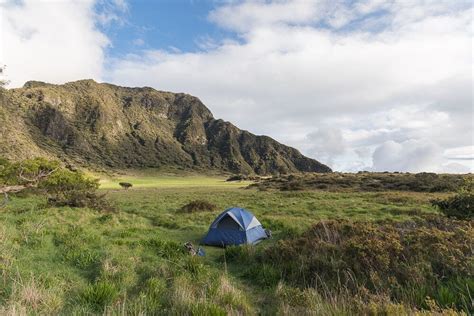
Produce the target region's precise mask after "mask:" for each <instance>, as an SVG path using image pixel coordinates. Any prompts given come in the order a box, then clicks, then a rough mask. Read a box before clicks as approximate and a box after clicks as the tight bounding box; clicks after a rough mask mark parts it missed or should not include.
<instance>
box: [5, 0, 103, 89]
mask: <svg viewBox="0 0 474 316" xmlns="http://www.w3.org/2000/svg"><path fill="white" fill-rule="evenodd" d="M93 6H94V1H92V0H82V1H38V0H25V1H22V2H18V1H7V2H5V3H2V4H0V16H1V21H0V25H1V32H0V45H1V46H0V63H2V64H6V65H8V68H7V74H8V78H9V79H10V80H11V86H12V87H17V86H20V85H22V84H23V83H24V82H25V81H28V80H41V81H48V82H53V83H62V82H65V81H71V80H77V79H82V78H95V79H101V78H102V74H103V65H104V48H105V47H106V46H107V45H108V43H109V42H108V39H107V37H106V36H105V35H104V34H102V33H101V32H99V31H98V30H97V28H96V27H95V16H94V11H93Z"/></svg>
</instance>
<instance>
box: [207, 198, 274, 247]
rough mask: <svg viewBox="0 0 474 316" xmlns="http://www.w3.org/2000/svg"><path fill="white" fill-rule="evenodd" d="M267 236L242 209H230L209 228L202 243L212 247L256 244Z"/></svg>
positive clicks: (259, 225) (251, 216) (255, 221)
mask: <svg viewBox="0 0 474 316" xmlns="http://www.w3.org/2000/svg"><path fill="white" fill-rule="evenodd" d="M266 238H267V234H266V233H265V230H264V229H263V227H262V224H260V222H259V221H258V219H257V218H256V217H255V216H254V215H253V214H252V213H250V212H249V211H247V210H245V209H243V208H237V207H232V208H229V209H227V210H225V211H224V212H222V213H221V214H220V215H219V216H217V218H216V219H215V220H214V222H213V223H212V224H211V227H209V231H208V233H207V235H206V237H204V240H203V243H204V244H206V245H212V246H222V247H224V246H228V245H240V244H256V243H258V242H259V241H261V240H262V239H266Z"/></svg>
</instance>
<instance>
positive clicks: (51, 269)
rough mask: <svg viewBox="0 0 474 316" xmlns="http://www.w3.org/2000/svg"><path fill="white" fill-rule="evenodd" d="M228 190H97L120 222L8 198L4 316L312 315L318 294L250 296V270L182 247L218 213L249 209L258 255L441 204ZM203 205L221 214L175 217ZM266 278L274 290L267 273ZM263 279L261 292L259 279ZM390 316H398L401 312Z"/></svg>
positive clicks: (0, 242) (218, 181)
mask: <svg viewBox="0 0 474 316" xmlns="http://www.w3.org/2000/svg"><path fill="white" fill-rule="evenodd" d="M225 179H226V178H225V177H217V176H198V175H186V177H180V176H173V175H157V176H148V175H139V176H137V175H121V176H118V177H115V178H110V177H109V178H104V179H102V180H101V189H100V190H101V191H102V192H104V193H107V196H108V198H109V199H110V200H111V201H113V202H114V203H115V204H116V205H117V208H118V210H119V211H118V212H109V213H104V212H98V211H94V210H90V209H87V208H79V209H78V208H69V207H60V208H56V207H47V206H46V204H45V201H44V197H41V196H28V197H22V198H20V197H14V198H13V199H12V201H11V203H10V204H9V205H8V206H7V207H6V208H4V209H2V210H0V314H15V313H19V314H22V313H40V314H51V313H62V314H72V313H76V314H87V313H89V314H101V313H103V312H107V313H109V312H110V313H115V314H120V313H130V314H138V313H140V312H144V313H148V314H157V313H158V314H159V313H161V314H194V315H222V314H227V313H233V314H239V313H240V314H257V313H264V314H265V313H267V314H268V313H270V314H273V313H276V312H277V311H279V312H281V313H283V314H285V313H286V314H293V313H295V312H301V310H298V306H297V305H298V303H297V302H298V301H297V299H298V297H300V298H301V300H304V298H305V297H312V302H313V303H311V304H316V302H318V300H319V301H321V298H320V297H319V296H318V295H319V294H318V293H314V292H311V290H301V291H302V292H297V293H296V292H295V293H296V294H295V293H293V292H292V291H296V290H293V289H292V288H289V287H288V286H287V285H285V284H283V283H281V284H277V285H272V286H271V287H269V288H266V289H264V290H262V289H261V288H260V287H255V285H254V284H253V282H252V281H251V279H250V277H252V276H250V277H249V275H248V272H247V271H246V269H243V267H242V266H240V265H239V264H238V263H232V262H227V259H226V258H225V256H224V251H223V250H222V249H219V248H212V247H204V248H205V250H206V253H207V255H206V256H205V257H189V256H188V255H187V254H186V253H185V252H183V247H182V244H183V243H184V242H186V241H191V242H193V243H194V244H198V243H199V241H200V239H201V238H202V237H203V236H204V234H205V233H206V231H207V229H208V227H209V225H210V223H211V222H212V221H213V220H214V218H215V217H216V216H217V215H218V214H219V212H221V211H222V210H224V209H225V208H228V207H230V206H240V207H244V208H248V209H250V210H251V211H252V212H253V213H254V214H255V215H256V216H257V217H258V219H259V220H260V221H261V222H262V223H263V225H264V226H265V227H266V228H269V229H271V230H272V231H273V235H274V239H273V240H269V241H266V242H263V243H261V244H259V245H258V246H257V249H260V248H262V247H263V248H264V247H268V246H271V245H273V244H275V243H276V242H277V241H278V240H280V239H284V238H287V237H288V236H294V235H296V234H299V233H301V232H303V231H304V230H306V229H307V228H309V227H310V226H311V225H312V224H314V223H316V222H317V221H319V220H321V219H340V218H345V219H353V220H369V221H375V220H381V219H391V220H394V221H404V220H407V219H410V218H413V217H419V216H422V215H423V214H429V213H436V212H437V211H436V210H435V209H434V208H433V207H432V206H431V204H430V200H431V199H433V198H439V197H445V196H446V194H444V193H414V192H396V191H393V192H372V193H371V192H324V191H298V192H291V191H289V192H286V191H274V190H268V191H258V190H256V189H246V188H245V187H246V185H247V184H248V183H247V182H237V183H235V182H226V181H225ZM122 181H124V182H130V183H132V184H133V188H131V189H129V190H123V189H121V188H120V186H119V185H118V183H119V182H122ZM203 199H204V200H206V201H209V202H210V203H212V204H215V205H216V206H217V207H218V208H217V210H216V211H209V212H198V213H183V212H179V210H180V209H181V207H182V206H183V205H186V204H187V203H189V202H191V201H194V200H203ZM244 270H245V271H244ZM244 272H245V273H244ZM267 272H268V274H269V276H270V277H269V278H274V273H275V271H274V270H272V269H271V268H268V271H267ZM246 273H247V274H246ZM261 277H262V278H264V279H263V282H265V277H266V276H265V275H263V276H261ZM298 291H299V290H298ZM292 293H293V294H292ZM295 295H296V296H295ZM446 295H447V294H446ZM293 297H294V299H293V300H291V299H290V298H293ZM295 300H296V301H295ZM276 302H278V303H276ZM295 302H296V303H295ZM280 303H281V304H280ZM318 304H319V305H317V306H318V308H321V310H320V311H322V313H324V311H326V312H327V313H329V311H331V310H332V311H333V312H334V313H336V314H338V312H340V311H342V310H341V309H338V307H337V306H339V305H338V304H337V302H326V301H321V302H320V303H318ZM390 306H391V305H390ZM313 307H314V306H313ZM313 307H311V308H313ZM402 307H403V306H402ZM302 308H304V306H303V307H302ZM308 308H310V307H308ZM390 308H393V309H394V310H397V308H398V305H394V306H391V307H390ZM403 308H404V307H403ZM312 310H315V309H314V308H313V309H312ZM303 313H304V312H303Z"/></svg>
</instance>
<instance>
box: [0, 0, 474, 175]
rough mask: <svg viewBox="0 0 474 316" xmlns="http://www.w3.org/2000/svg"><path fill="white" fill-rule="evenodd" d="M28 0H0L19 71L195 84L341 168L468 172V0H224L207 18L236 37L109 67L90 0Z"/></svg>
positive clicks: (254, 125)
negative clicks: (46, 0) (17, 2)
mask: <svg viewBox="0 0 474 316" xmlns="http://www.w3.org/2000/svg"><path fill="white" fill-rule="evenodd" d="M35 3H37V2H36V1H35V2H33V1H26V2H25V3H24V4H23V5H22V6H14V5H10V7H8V5H7V6H6V7H5V5H3V10H4V11H6V14H5V13H4V14H3V21H2V29H3V32H2V46H3V54H4V56H5V57H6V58H4V59H5V60H6V62H5V63H7V64H8V65H9V71H10V74H11V80H12V81H13V82H14V83H15V84H21V83H22V82H23V81H25V80H27V79H32V78H33V79H34V78H38V79H41V80H46V81H52V82H62V81H67V80H75V79H79V78H83V77H92V78H96V79H99V80H107V81H112V82H114V83H117V84H122V85H137V86H143V85H146V86H152V87H155V88H157V89H161V90H171V91H177V92H178V91H181V92H187V93H191V94H194V95H196V96H199V97H200V98H201V99H202V100H203V102H204V103H205V104H207V105H208V106H209V107H210V108H211V110H212V111H213V112H214V114H215V115H216V116H217V117H221V118H224V119H226V120H230V121H232V122H235V123H236V124H237V125H238V126H240V127H243V128H245V129H248V130H250V131H252V132H254V133H257V134H267V135H270V136H272V137H274V138H276V139H277V140H279V141H281V142H284V143H287V144H289V145H292V146H294V147H297V148H299V149H300V150H301V151H302V152H303V153H304V154H307V155H309V156H311V157H314V158H316V159H320V160H322V161H323V162H326V163H329V164H330V165H331V166H332V167H333V168H334V169H336V170H342V171H356V170H362V169H370V170H377V171H384V170H392V171H413V172H418V171H437V172H468V171H474V164H473V161H474V160H473V159H472V158H473V157H472V156H473V155H472V154H473V152H472V150H473V148H472V145H473V143H474V142H473V131H474V130H473V108H472V101H473V96H472V91H473V77H472V71H473V57H472V56H473V55H472V48H473V44H472V43H473V38H472V29H471V23H472V6H471V4H470V3H469V2H467V1H466V2H463V1H454V2H453V1H421V0H420V1H416V0H414V1H403V2H402V1H400V2H387V1H358V2H352V1H350V2H349V1H348V2H347V3H345V2H335V1H298V0H295V1H257V2H255V1H248V2H247V1H243V2H242V1H239V2H230V3H228V4H224V5H221V6H219V7H217V8H216V9H215V10H214V11H212V12H210V14H209V17H208V18H209V20H210V21H212V22H213V23H215V24H216V26H217V27H221V28H225V29H227V30H230V31H232V32H234V34H235V35H236V36H235V37H234V38H229V39H225V40H222V41H220V42H215V41H213V45H204V46H203V47H202V50H200V51H197V52H179V51H166V50H143V51H142V52H141V53H140V54H135V55H128V56H124V57H122V58H119V59H113V60H110V59H109V60H107V64H108V65H109V67H107V68H104V64H105V61H104V50H105V47H106V46H107V45H108V41H107V38H106V37H105V36H104V34H102V33H101V32H100V31H98V30H97V28H96V27H95V25H96V23H98V17H97V14H94V13H93V3H92V2H91V1H89V2H87V1H86V2H81V3H79V4H77V3H76V4H72V3H69V2H64V3H61V5H57V6H55V9H52V8H50V9H45V8H44V5H43V7H42V8H36V6H39V7H41V6H40V5H35ZM120 3H122V4H123V5H125V7H127V4H126V3H125V2H123V1H120ZM131 5H133V4H131V3H129V4H128V6H131ZM37 10H43V11H41V12H43V15H38V14H35V13H34V12H38V11H37ZM50 10H52V12H53V13H54V10H58V11H61V12H62V13H61V14H59V13H58V15H61V19H62V20H61V21H63V23H64V24H65V25H68V26H67V27H64V28H63V29H64V30H61V31H59V30H57V28H58V27H57V25H58V24H57V23H56V22H52V21H54V19H51V18H46V17H48V16H51V15H50V14H52V13H50V12H49V11H50ZM29 15H32V20H28V21H31V22H29V23H27V24H26V25H25V23H20V21H22V16H23V17H24V16H27V17H28V16H29ZM53 16H54V15H53ZM73 16H74V18H73ZM72 20H74V22H71V21H72ZM5 25H7V27H5ZM19 25H21V27H20V26H19ZM5 38H6V39H8V40H5ZM5 43H7V44H8V45H10V43H13V44H11V45H12V46H9V47H8V48H7V47H5V46H6V45H7V44H5ZM27 51H28V52H27ZM32 51H36V52H37V53H38V58H36V57H34V55H35V54H31V52H32ZM52 51H53V53H51V52H52ZM17 54H18V55H19V56H13V55H17ZM51 58H52V59H51ZM0 60H2V58H0ZM38 63H39V65H37V64H38ZM13 69H14V70H15V71H14V72H13ZM32 69H33V70H34V71H33V70H32ZM17 70H20V72H19V73H20V74H17ZM51 70H54V71H51ZM12 72H13V73H12Z"/></svg>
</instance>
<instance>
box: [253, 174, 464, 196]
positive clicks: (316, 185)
mask: <svg viewBox="0 0 474 316" xmlns="http://www.w3.org/2000/svg"><path fill="white" fill-rule="evenodd" d="M466 178H470V179H473V175H470V174H469V175H456V174H436V173H427V172H422V173H389V172H359V173H336V172H334V173H310V174H290V175H281V176H274V177H271V178H262V179H261V180H260V181H259V182H257V183H255V184H252V185H251V186H252V187H257V188H259V189H261V190H267V189H278V190H281V191H298V190H324V191H375V192H376V191H413V192H454V191H457V190H458V189H459V188H460V187H461V186H462V185H463V183H464V179H466Z"/></svg>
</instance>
